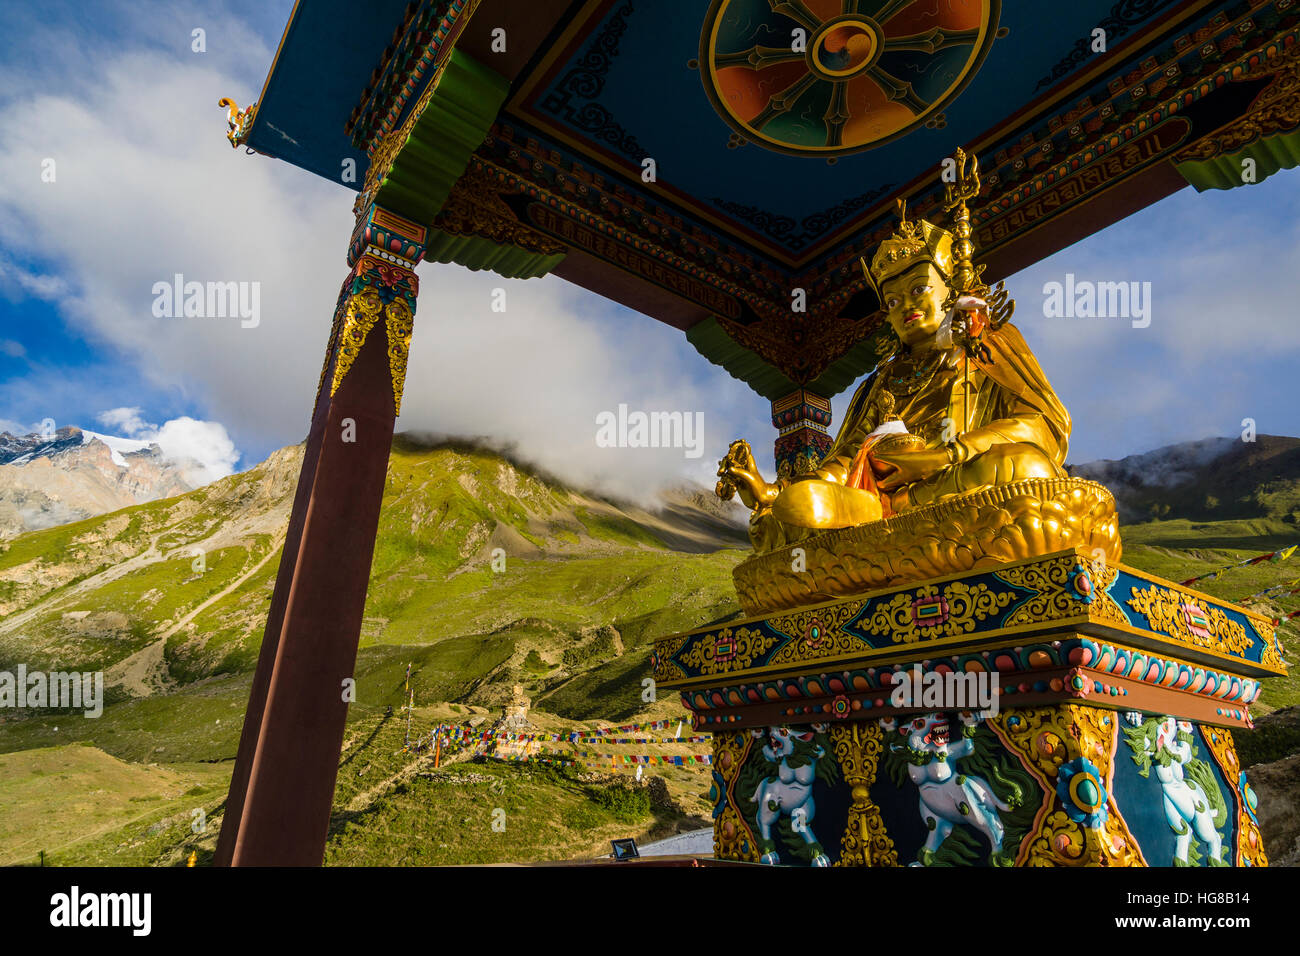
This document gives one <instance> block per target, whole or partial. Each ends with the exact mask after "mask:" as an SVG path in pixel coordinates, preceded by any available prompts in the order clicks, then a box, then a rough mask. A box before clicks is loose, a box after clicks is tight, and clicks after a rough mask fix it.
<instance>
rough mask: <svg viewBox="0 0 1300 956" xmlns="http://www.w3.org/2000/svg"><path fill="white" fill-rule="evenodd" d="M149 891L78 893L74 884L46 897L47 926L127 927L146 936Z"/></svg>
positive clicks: (150, 920)
mask: <svg viewBox="0 0 1300 956" xmlns="http://www.w3.org/2000/svg"><path fill="white" fill-rule="evenodd" d="M152 912H153V895H152V894H150V893H82V892H81V888H80V887H78V886H74V887H72V889H71V890H70V891H68V892H67V893H55V894H54V895H53V896H51V897H50V925H51V926H66V927H75V926H127V927H130V929H131V933H132V935H133V936H148V935H149V930H150V929H151V927H152V925H153V918H152Z"/></svg>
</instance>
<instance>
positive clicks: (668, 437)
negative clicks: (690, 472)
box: [596, 405, 704, 458]
mask: <svg viewBox="0 0 1300 956" xmlns="http://www.w3.org/2000/svg"><path fill="white" fill-rule="evenodd" d="M596 446H597V447H599V448H684V449H685V450H686V457H687V458H699V457H700V456H701V455H703V454H704V413H703V412H694V413H691V412H629V411H628V410H627V406H626V405H619V406H618V412H617V413H615V412H601V413H600V414H598V415H597V416H596Z"/></svg>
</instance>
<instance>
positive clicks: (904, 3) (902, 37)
mask: <svg viewBox="0 0 1300 956" xmlns="http://www.w3.org/2000/svg"><path fill="white" fill-rule="evenodd" d="M999 6H1000V4H999V2H998V0H861V2H857V3H853V2H850V3H845V2H843V0H803V2H789V3H769V2H768V0H715V2H714V4H713V6H712V7H711V8H710V9H709V13H708V16H707V17H706V18H705V21H704V29H703V31H702V33H701V35H700V74H701V76H702V77H703V80H704V86H705V90H706V91H707V92H708V94H709V99H710V100H711V101H712V102H713V105H714V108H715V109H716V110H717V111H718V113H719V114H720V115H721V116H722V118H723V119H724V120H726V121H727V123H728V124H729V125H730V126H731V127H732V128H733V129H735V130H736V132H738V133H739V134H740V135H741V136H743V137H745V138H746V139H748V140H751V141H753V142H756V143H758V144H759V145H762V146H765V147H767V148H769V149H774V150H778V151H781V152H788V153H797V154H803V155H834V154H838V153H854V152H858V151H860V150H864V149H871V148H872V147H875V146H879V145H881V144H882V143H887V142H889V141H890V140H893V139H896V138H898V137H899V136H902V135H904V134H905V133H907V132H908V131H909V130H912V129H915V128H916V127H917V126H921V125H925V124H927V123H928V124H931V125H933V124H934V123H935V122H936V121H937V117H938V114H939V111H940V110H941V109H942V108H943V107H944V106H945V105H946V104H948V103H950V102H951V101H952V100H953V99H954V98H955V97H956V96H957V94H959V93H960V92H961V91H962V89H963V88H964V87H965V86H966V84H967V83H968V82H969V81H970V79H971V78H972V77H973V76H974V74H975V72H976V71H977V70H978V69H979V67H980V64H981V63H982V62H983V60H984V57H985V54H987V53H988V50H989V46H990V45H991V43H992V41H993V38H994V34H995V31H996V30H997V21H998V11H999Z"/></svg>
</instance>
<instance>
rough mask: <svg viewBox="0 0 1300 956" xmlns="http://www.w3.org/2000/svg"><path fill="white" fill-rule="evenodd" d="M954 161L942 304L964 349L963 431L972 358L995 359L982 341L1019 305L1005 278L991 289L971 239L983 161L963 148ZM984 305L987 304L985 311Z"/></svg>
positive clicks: (947, 193) (947, 191)
mask: <svg viewBox="0 0 1300 956" xmlns="http://www.w3.org/2000/svg"><path fill="white" fill-rule="evenodd" d="M955 159H956V179H955V180H954V181H953V182H951V183H949V184H948V185H947V186H946V187H944V191H943V208H944V211H945V212H947V213H950V214H951V216H952V221H953V229H952V233H953V246H952V248H953V270H952V283H951V288H950V290H949V292H948V298H947V299H946V300H944V303H943V305H944V308H945V309H947V310H949V311H952V312H953V323H952V336H953V341H954V342H955V343H956V344H958V345H960V346H961V348H962V396H961V414H962V431H963V432H964V431H966V429H967V428H969V427H970V416H969V413H968V411H967V408H966V386H965V383H966V381H967V380H968V379H967V374H968V373H969V370H970V364H969V363H970V359H971V357H973V356H976V357H979V358H981V359H983V360H984V361H990V362H991V361H992V360H993V359H992V355H991V354H990V353H989V349H988V346H987V345H985V344H984V342H983V338H984V332H985V331H986V330H987V329H995V330H996V329H999V328H1001V327H1002V325H1003V324H1004V323H1005V322H1006V321H1007V320H1008V319H1010V318H1011V314H1012V313H1013V312H1014V311H1015V309H1016V302H1015V300H1014V299H1012V298H1010V297H1009V296H1008V293H1007V290H1006V288H1005V287H1004V285H1003V284H1002V282H1001V281H1000V280H999V282H998V284H997V285H996V286H995V287H993V288H991V289H990V288H989V285H988V283H987V282H985V281H984V279H983V275H984V266H983V264H981V265H975V263H974V259H975V243H974V242H972V241H971V225H970V210H969V209H968V208H967V207H966V203H967V201H968V200H972V199H975V198H976V197H978V196H979V193H980V167H979V160H978V159H977V158H976V157H975V154H974V153H967V152H966V151H965V150H964V149H962V148H961V147H960V146H959V147H957V153H956V156H955ZM968 160H969V162H968ZM973 300H978V301H973ZM980 302H982V303H983V306H982V307H981V306H980Z"/></svg>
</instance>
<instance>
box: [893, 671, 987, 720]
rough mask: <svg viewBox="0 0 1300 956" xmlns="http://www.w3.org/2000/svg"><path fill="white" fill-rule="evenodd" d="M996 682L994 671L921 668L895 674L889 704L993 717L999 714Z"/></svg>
mask: <svg viewBox="0 0 1300 956" xmlns="http://www.w3.org/2000/svg"><path fill="white" fill-rule="evenodd" d="M999 696H1000V695H999V682H998V673H997V671H993V672H991V673H990V672H989V671H979V672H978V673H972V672H971V671H962V672H960V673H958V672H957V671H947V672H946V673H943V674H941V673H939V672H938V671H924V672H923V671H922V670H921V665H920V664H913V665H912V670H911V671H910V672H909V671H898V672H897V673H895V674H894V689H893V690H892V691H890V694H889V703H890V704H892V705H893V706H895V707H925V708H927V709H929V710H978V711H983V712H984V713H985V715H986V716H989V717H992V716H994V715H996V714H997V712H998V698H999Z"/></svg>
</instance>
